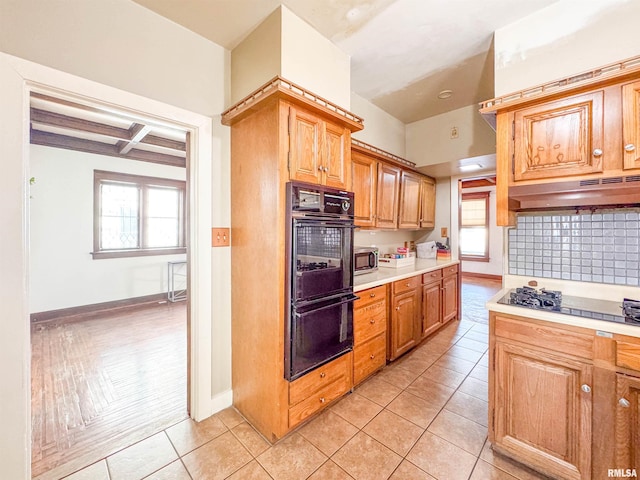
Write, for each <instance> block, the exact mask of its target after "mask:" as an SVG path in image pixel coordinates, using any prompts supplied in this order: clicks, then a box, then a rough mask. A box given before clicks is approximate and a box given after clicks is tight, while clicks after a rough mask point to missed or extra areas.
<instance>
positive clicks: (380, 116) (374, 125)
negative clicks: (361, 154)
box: [351, 92, 406, 158]
mask: <svg viewBox="0 0 640 480" xmlns="http://www.w3.org/2000/svg"><path fill="white" fill-rule="evenodd" d="M351 111H352V112H353V113H355V114H356V115H358V116H360V117H362V118H363V119H364V129H363V130H360V131H359V132H355V133H353V134H352V138H355V139H357V140H360V141H362V142H365V143H368V144H369V145H373V146H374V147H377V148H380V149H382V150H385V151H387V152H389V153H393V154H394V155H398V156H399V157H402V158H406V145H405V144H406V135H405V124H404V123H402V122H401V121H400V120H398V119H397V118H395V117H393V116H391V115H389V114H388V113H387V112H385V111H384V110H382V109H381V108H379V107H377V106H375V105H374V104H373V103H371V102H369V101H368V100H365V99H364V98H362V97H361V96H360V95H358V94H356V93H354V92H351Z"/></svg>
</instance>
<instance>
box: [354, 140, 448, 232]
mask: <svg viewBox="0 0 640 480" xmlns="http://www.w3.org/2000/svg"><path fill="white" fill-rule="evenodd" d="M351 160H352V163H351V165H352V168H351V172H352V173H351V178H352V184H351V185H352V190H353V192H354V193H355V206H354V210H355V212H354V213H355V223H356V225H357V226H359V227H371V228H374V227H375V228H385V229H397V228H407V229H418V228H433V226H434V224H435V181H434V180H433V179H432V178H431V177H427V176H424V175H421V174H420V173H418V172H417V171H415V169H413V168H411V167H410V166H409V165H413V164H410V162H407V161H406V160H403V159H400V158H399V157H396V156H395V155H392V154H390V153H387V152H384V151H382V150H380V149H377V148H375V147H372V146H371V145H367V144H365V143H363V142H357V144H354V145H353V146H352V151H351ZM400 162H406V164H407V165H404V164H403V163H400Z"/></svg>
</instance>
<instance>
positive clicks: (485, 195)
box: [458, 180, 491, 262]
mask: <svg viewBox="0 0 640 480" xmlns="http://www.w3.org/2000/svg"><path fill="white" fill-rule="evenodd" d="M459 182H460V183H461V182H462V181H461V180H459ZM460 191H462V189H460ZM490 196H491V192H489V191H485V192H473V193H462V194H461V195H460V204H459V208H458V232H460V231H461V230H462V228H463V226H462V202H463V201H464V200H478V199H480V200H484V208H485V213H484V220H485V224H484V230H485V243H484V255H464V254H463V253H462V247H460V255H459V257H460V260H464V261H471V262H489V261H490V260H489V226H490V221H489V198H490Z"/></svg>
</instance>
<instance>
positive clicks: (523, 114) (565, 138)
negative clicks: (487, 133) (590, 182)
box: [513, 90, 604, 181]
mask: <svg viewBox="0 0 640 480" xmlns="http://www.w3.org/2000/svg"><path fill="white" fill-rule="evenodd" d="M603 102H604V93H603V91H602V90H599V91H597V92H592V93H589V94H585V95H576V96H573V97H569V98H564V99H561V100H556V101H553V102H548V103H544V104H542V105H534V106H531V107H528V108H523V109H521V110H516V111H515V112H514V120H513V122H514V125H513V129H514V157H513V176H514V180H515V181H520V180H536V179H543V178H563V177H566V176H569V175H582V174H588V173H599V172H602V169H603V158H602V157H603V155H604V151H603V148H604V139H603V123H604V119H603V113H604V111H603Z"/></svg>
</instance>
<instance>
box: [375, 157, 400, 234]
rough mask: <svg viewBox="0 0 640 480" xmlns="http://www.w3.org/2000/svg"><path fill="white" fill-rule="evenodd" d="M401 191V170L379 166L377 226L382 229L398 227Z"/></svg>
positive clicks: (383, 164)
mask: <svg viewBox="0 0 640 480" xmlns="http://www.w3.org/2000/svg"><path fill="white" fill-rule="evenodd" d="M399 190H400V169H399V168H397V167H393V166H391V165H387V164H386V163H379V164H378V193H377V199H376V226H377V227H380V228H397V227H398V197H399V193H400V192H399Z"/></svg>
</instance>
